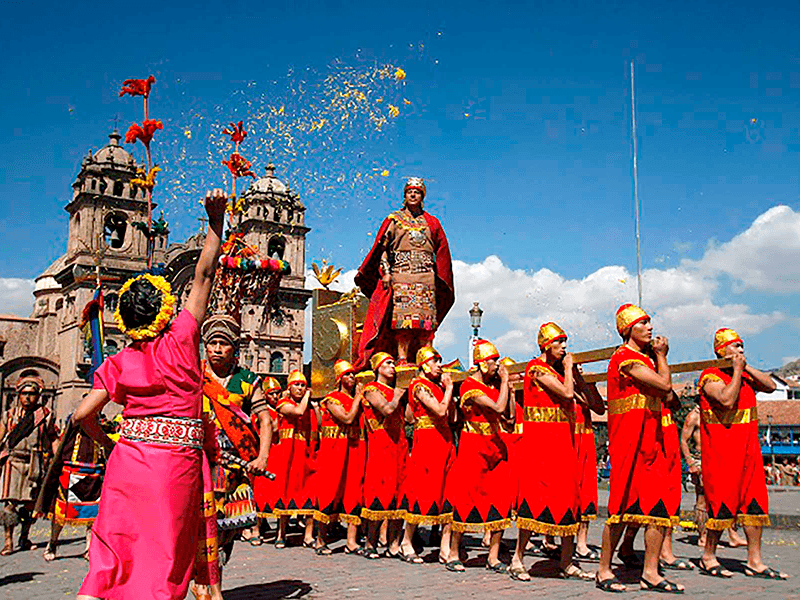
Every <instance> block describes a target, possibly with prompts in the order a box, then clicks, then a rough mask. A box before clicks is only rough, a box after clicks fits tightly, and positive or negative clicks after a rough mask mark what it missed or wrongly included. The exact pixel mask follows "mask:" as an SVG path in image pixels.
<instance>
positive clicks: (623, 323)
mask: <svg viewBox="0 0 800 600" xmlns="http://www.w3.org/2000/svg"><path fill="white" fill-rule="evenodd" d="M649 318H650V315H648V314H647V313H646V312H644V311H643V310H642V309H641V308H639V307H638V306H636V305H635V304H623V305H622V306H620V307H619V308H618V309H617V333H619V334H620V335H621V336H624V335H625V332H626V331H628V330H629V329H630V328H631V327H633V326H634V325H636V323H638V322H639V321H644V320H645V319H649Z"/></svg>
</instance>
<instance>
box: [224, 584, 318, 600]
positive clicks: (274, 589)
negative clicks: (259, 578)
mask: <svg viewBox="0 0 800 600" xmlns="http://www.w3.org/2000/svg"><path fill="white" fill-rule="evenodd" d="M311 589H312V588H311V585H309V584H308V583H306V582H305V581H300V580H298V579H281V580H280V581H271V582H270V583H256V584H251V585H243V586H240V587H237V588H234V589H232V590H226V591H225V600H279V599H281V598H302V597H303V596H306V595H308V594H309V593H310V592H311Z"/></svg>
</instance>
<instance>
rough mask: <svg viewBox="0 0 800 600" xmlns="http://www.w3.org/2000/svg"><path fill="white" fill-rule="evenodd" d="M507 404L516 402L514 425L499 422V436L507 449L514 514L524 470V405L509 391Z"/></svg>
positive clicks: (516, 394) (519, 398)
mask: <svg viewBox="0 0 800 600" xmlns="http://www.w3.org/2000/svg"><path fill="white" fill-rule="evenodd" d="M508 393H509V394H510V396H509V399H508V400H509V402H511V401H512V398H513V401H514V402H516V404H517V406H516V407H515V410H516V412H515V419H514V420H515V423H514V424H513V425H512V424H511V423H506V422H505V421H503V420H501V421H500V427H501V429H500V431H501V433H500V435H501V436H502V438H503V441H504V442H505V443H506V448H508V465H509V469H508V472H509V478H510V483H509V486H510V487H509V491H510V493H511V508H512V510H513V511H514V512H515V513H516V511H517V508H518V507H517V496H518V495H519V479H520V476H521V474H522V473H523V472H524V470H525V464H524V461H522V460H521V458H520V452H521V451H522V450H521V447H522V416H523V413H524V405H523V395H522V392H521V391H520V392H519V393H516V392H515V391H514V390H509V392H508Z"/></svg>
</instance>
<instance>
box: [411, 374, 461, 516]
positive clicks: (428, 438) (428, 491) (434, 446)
mask: <svg viewBox="0 0 800 600" xmlns="http://www.w3.org/2000/svg"><path fill="white" fill-rule="evenodd" d="M420 388H425V389H426V390H427V391H428V392H430V394H431V395H432V396H433V397H434V398H436V400H437V401H438V402H439V403H440V404H441V402H442V401H443V400H444V390H443V389H442V388H441V387H440V386H439V385H437V384H435V383H433V382H432V381H430V380H429V379H426V378H424V377H418V378H417V379H415V380H414V381H412V382H411V385H410V386H409V387H408V402H409V405H410V406H411V410H412V412H413V413H414V443H413V445H412V446H411V457H410V458H409V464H408V469H407V471H406V478H405V485H404V486H403V495H402V498H403V499H402V501H401V502H400V508H401V509H402V510H404V511H406V515H405V517H404V518H405V520H406V521H408V522H409V523H417V524H424V525H434V524H437V523H449V522H450V518H451V517H452V515H451V514H450V513H444V512H443V511H442V508H443V507H444V486H445V480H446V478H447V473H448V472H449V471H450V467H452V465H453V461H454V460H455V458H456V446H455V443H454V442H453V433H452V432H451V431H450V426H449V425H448V422H447V414H445V415H444V416H441V417H439V416H437V415H435V414H433V413H432V412H431V411H430V410H428V408H427V407H426V406H425V405H424V404H423V403H422V402H420V400H419V399H418V398H417V397H416V395H415V393H416V390H418V389H420Z"/></svg>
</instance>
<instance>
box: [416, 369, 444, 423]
mask: <svg viewBox="0 0 800 600" xmlns="http://www.w3.org/2000/svg"><path fill="white" fill-rule="evenodd" d="M447 379H448V381H449V380H450V376H449V375H447ZM442 383H444V377H443V378H442ZM452 397H453V383H452V382H450V386H449V387H446V388H445V392H444V399H443V400H442V401H441V402H439V401H438V400H437V399H436V398H435V397H434V395H433V394H431V393H430V391H429V390H428V388H426V387H425V386H424V385H418V386H416V387H415V388H414V398H416V399H417V400H419V401H420V402H421V403H422V405H423V406H424V407H425V408H427V409H428V410H429V411H430V412H432V413H433V414H434V415H436V416H437V417H443V416H445V415H446V414H447V410H448V409H449V408H450V399H451V398H452Z"/></svg>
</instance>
